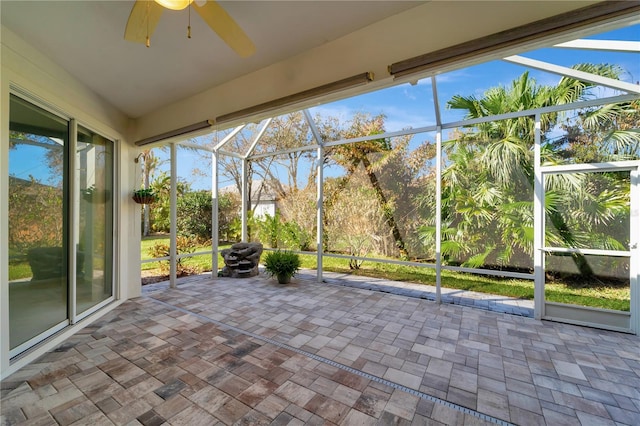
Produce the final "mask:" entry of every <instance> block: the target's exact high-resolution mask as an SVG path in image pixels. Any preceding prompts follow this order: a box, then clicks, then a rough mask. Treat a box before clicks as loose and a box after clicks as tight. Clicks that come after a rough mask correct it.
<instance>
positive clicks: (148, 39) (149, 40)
mask: <svg viewBox="0 0 640 426" xmlns="http://www.w3.org/2000/svg"><path fill="white" fill-rule="evenodd" d="M150 7H151V6H150V4H149V2H147V40H146V42H145V45H146V46H147V47H151V38H149V19H150V13H149V8H150Z"/></svg>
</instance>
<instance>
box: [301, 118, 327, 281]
mask: <svg viewBox="0 0 640 426" xmlns="http://www.w3.org/2000/svg"><path fill="white" fill-rule="evenodd" d="M304 117H305V119H306V120H307V124H309V128H310V129H311V134H312V135H313V138H314V139H315V140H316V144H317V145H318V148H317V151H316V179H317V183H316V186H317V193H316V194H317V195H316V197H317V199H316V229H317V231H316V277H317V280H318V282H319V283H321V282H322V255H323V254H324V251H323V250H324V249H323V244H322V240H323V237H324V235H323V233H324V227H323V221H322V219H323V216H324V205H323V200H324V176H323V172H324V168H323V167H322V165H323V164H324V144H323V140H322V137H321V136H320V132H319V131H318V128H317V127H316V123H315V122H314V121H313V118H312V117H311V114H310V113H309V110H307V109H305V110H304Z"/></svg>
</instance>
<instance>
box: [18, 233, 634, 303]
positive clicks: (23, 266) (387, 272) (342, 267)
mask: <svg viewBox="0 0 640 426" xmlns="http://www.w3.org/2000/svg"><path fill="white" fill-rule="evenodd" d="M168 241H169V239H168V237H166V236H160V237H150V238H145V239H144V240H143V241H142V245H141V256H142V259H150V258H151V256H150V255H149V248H151V246H152V245H153V244H154V243H156V242H164V243H167V244H168ZM225 247H228V246H221V247H220V248H225ZM210 249H211V247H210V246H200V247H197V248H196V252H199V251H207V250H210ZM301 258H302V267H303V268H306V269H316V266H317V264H316V256H315V255H311V254H309V255H302V256H301ZM183 264H184V265H185V266H186V267H188V268H191V269H192V270H193V271H194V272H206V271H210V270H211V255H208V254H207V255H199V256H195V257H191V258H187V259H184V260H183ZM218 265H219V267H220V268H222V266H224V262H223V261H222V258H221V257H220V255H218ZM159 266H160V265H159V262H149V263H143V264H142V270H143V271H148V274H153V272H154V271H156V272H157V275H161V273H160V271H159ZM322 266H323V269H324V270H325V271H329V272H340V273H347V274H354V275H362V276H368V277H376V278H385V279H390V280H396V281H407V282H413V283H422V284H429V285H435V270H434V269H431V268H419V267H416V266H404V265H393V264H388V263H376V262H364V263H363V264H362V266H361V268H360V269H359V270H357V271H354V270H351V269H349V261H348V260H347V259H338V258H333V257H325V258H324V259H323V265H322ZM30 276H31V269H30V268H29V265H28V263H26V262H16V263H12V264H11V265H9V280H17V279H20V278H28V277H30ZM442 286H443V287H446V288H453V289H460V290H469V291H477V292H480V293H488V294H496V295H502V296H509V297H517V298H521V299H533V281H530V280H518V279H513V278H495V277H488V276H482V275H473V274H466V273H458V272H452V271H442ZM545 298H546V300H547V301H550V302H561V303H569V304H575V305H581V306H592V307H597V308H606V309H613V310H619V311H629V309H630V306H629V301H630V290H629V287H606V286H600V287H582V288H577V287H575V286H569V285H564V284H562V283H547V284H546V285H545Z"/></svg>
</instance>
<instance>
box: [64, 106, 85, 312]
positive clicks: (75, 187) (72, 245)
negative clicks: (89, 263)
mask: <svg viewBox="0 0 640 426" xmlns="http://www.w3.org/2000/svg"><path fill="white" fill-rule="evenodd" d="M67 152H68V153H69V185H68V188H69V198H68V199H69V208H68V214H67V217H68V218H69V220H70V226H69V227H68V229H69V235H68V238H67V241H69V243H68V244H69V247H68V248H67V253H68V256H69V260H68V262H67V267H68V271H67V276H68V283H69V295H68V296H69V297H68V307H69V323H70V324H75V323H76V315H77V314H78V311H77V307H76V299H77V297H76V295H77V285H78V279H77V276H76V269H77V263H78V258H77V256H78V253H77V245H76V242H77V241H79V237H78V236H79V233H80V229H79V225H78V224H79V223H80V208H79V203H80V186H79V184H80V176H79V173H78V167H77V159H76V155H77V152H78V123H77V122H76V120H75V119H73V118H72V119H71V120H69V150H68V151H67ZM76 204H78V205H77V206H76ZM86 251H87V254H86V256H90V253H91V251H90V250H88V248H87V249H86Z"/></svg>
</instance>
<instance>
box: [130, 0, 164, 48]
mask: <svg viewBox="0 0 640 426" xmlns="http://www.w3.org/2000/svg"><path fill="white" fill-rule="evenodd" d="M163 10H164V8H163V7H162V6H160V5H159V4H158V3H156V2H155V1H148V0H136V3H135V4H134V5H133V8H132V9H131V14H129V20H128V21H127V27H126V28H125V30H124V39H125V40H128V41H133V42H136V43H146V42H147V36H149V37H151V35H152V34H153V32H154V31H155V29H156V26H157V25H158V22H159V21H160V17H161V16H162V11H163ZM147 22H148V23H147Z"/></svg>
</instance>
